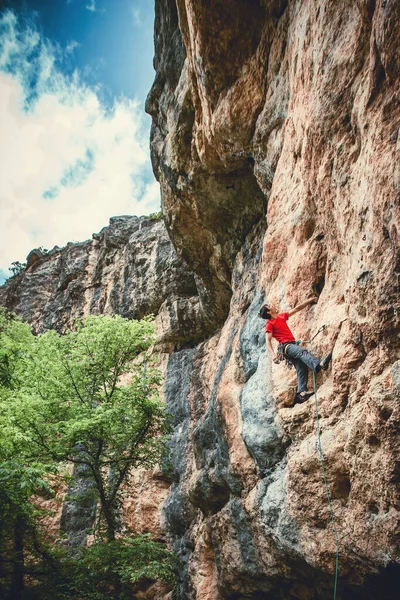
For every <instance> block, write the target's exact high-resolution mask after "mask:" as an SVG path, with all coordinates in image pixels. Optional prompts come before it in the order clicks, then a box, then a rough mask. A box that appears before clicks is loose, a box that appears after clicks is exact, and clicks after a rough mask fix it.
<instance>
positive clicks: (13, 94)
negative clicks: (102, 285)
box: [0, 17, 160, 270]
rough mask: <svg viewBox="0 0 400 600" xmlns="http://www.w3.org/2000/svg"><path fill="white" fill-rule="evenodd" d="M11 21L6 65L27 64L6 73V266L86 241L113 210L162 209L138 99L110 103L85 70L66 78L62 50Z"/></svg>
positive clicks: (2, 265) (0, 235)
mask: <svg viewBox="0 0 400 600" xmlns="http://www.w3.org/2000/svg"><path fill="white" fill-rule="evenodd" d="M8 18H9V19H10V17H8ZM9 23H11V26H10V28H9V29H10V31H9V35H8V36H7V39H6V40H5V41H6V43H5V44H0V65H3V69H4V68H6V67H7V65H9V64H10V62H12V63H14V64H15V63H16V64H18V65H19V66H18V69H17V71H16V72H15V73H9V72H4V71H3V72H1V71H0V130H1V132H2V133H1V136H0V269H4V270H7V268H8V266H10V264H11V262H13V261H15V260H19V261H21V262H22V261H24V260H25V257H26V255H27V254H28V252H29V251H30V250H31V249H32V248H34V247H37V246H44V247H46V248H48V249H50V248H52V247H53V246H54V245H59V246H61V245H64V244H66V243H67V242H68V241H76V240H84V239H87V238H89V237H90V236H91V234H92V233H93V232H95V231H99V230H100V229H101V228H102V227H103V226H105V225H107V223H108V220H109V217H110V216H113V215H118V214H138V215H140V214H148V213H150V212H156V211H158V210H159V205H160V198H159V186H158V184H157V183H156V182H154V181H152V180H151V179H152V178H151V175H150V162H149V156H148V132H147V131H145V130H144V128H143V124H142V114H141V111H140V109H139V106H138V104H137V103H136V102H134V101H132V100H128V99H126V98H125V99H121V100H119V101H118V102H115V104H114V106H113V108H112V109H106V108H105V107H104V106H103V105H102V103H101V100H100V98H99V95H98V92H97V91H96V90H93V89H90V88H88V87H85V86H84V85H83V84H82V83H81V82H80V80H79V76H78V75H77V74H75V75H74V77H73V78H72V79H67V78H66V77H65V76H64V75H63V74H62V73H61V72H60V71H59V70H58V69H57V66H56V64H57V56H56V53H55V52H54V51H53V49H52V48H51V47H49V46H48V45H46V44H43V41H42V40H40V39H39V38H38V36H37V35H36V32H32V31H31V32H29V34H27V39H25V38H24V37H21V35H17V34H16V31H15V28H16V26H17V24H16V22H15V21H13V20H12V19H11V20H10V21H9ZM0 31H1V30H0ZM28 47H30V48H33V49H34V50H35V52H36V55H37V58H36V65H35V69H36V71H35V72H36V85H35V88H34V90H33V97H34V101H29V97H30V92H29V89H28V87H27V83H26V82H27V81H28V80H29V78H30V69H31V68H32V66H31V65H30V64H29V62H28V59H27V50H26V49H27V48H28ZM6 53H8V55H7V54H6ZM13 55H14V59H12V60H11V59H10V57H12V56H13ZM19 55H20V56H19ZM7 56H8V58H7ZM24 107H25V108H24Z"/></svg>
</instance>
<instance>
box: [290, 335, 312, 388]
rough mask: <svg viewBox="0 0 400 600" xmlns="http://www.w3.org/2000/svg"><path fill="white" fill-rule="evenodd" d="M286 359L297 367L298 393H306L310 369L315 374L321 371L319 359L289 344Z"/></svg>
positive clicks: (299, 347)
mask: <svg viewBox="0 0 400 600" xmlns="http://www.w3.org/2000/svg"><path fill="white" fill-rule="evenodd" d="M285 358H287V359H288V360H289V361H290V362H291V363H292V364H293V365H294V366H295V369H296V373H297V393H300V392H304V391H306V389H307V381H308V369H311V371H314V372H315V373H318V371H319V370H320V366H319V360H318V358H316V357H315V356H314V355H313V354H311V353H310V352H307V350H306V349H305V348H302V346H297V345H296V344H287V345H286V346H285Z"/></svg>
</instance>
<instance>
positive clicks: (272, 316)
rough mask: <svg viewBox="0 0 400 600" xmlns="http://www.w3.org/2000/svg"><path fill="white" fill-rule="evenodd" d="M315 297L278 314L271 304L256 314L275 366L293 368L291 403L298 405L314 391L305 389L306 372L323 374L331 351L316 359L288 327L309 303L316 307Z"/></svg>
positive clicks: (330, 358) (327, 365) (265, 305)
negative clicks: (282, 364) (262, 322)
mask: <svg viewBox="0 0 400 600" xmlns="http://www.w3.org/2000/svg"><path fill="white" fill-rule="evenodd" d="M317 301H318V297H313V298H309V299H308V300H306V301H305V302H302V303H301V304H299V305H298V306H296V307H295V308H293V309H292V310H290V311H288V312H281V313H278V309H277V307H276V306H275V305H274V304H273V303H269V304H264V305H263V306H262V307H261V308H260V311H259V313H258V316H259V317H260V318H261V319H266V321H267V323H266V325H265V332H266V341H267V348H268V350H269V352H270V353H271V354H272V356H273V357H274V358H273V361H274V363H275V364H279V363H280V362H281V361H282V360H286V361H287V362H288V363H291V364H293V365H294V366H295V369H296V373H297V393H296V396H295V401H294V403H295V404H296V403H297V404H301V403H302V402H305V401H306V400H307V399H308V398H310V397H311V396H312V395H313V393H314V392H309V391H308V390H307V382H308V369H311V370H312V371H313V372H314V373H318V372H319V371H320V370H321V369H322V370H324V371H326V370H327V369H328V367H329V363H330V362H331V360H332V352H330V353H329V354H328V355H327V356H326V357H325V358H324V359H323V360H321V361H320V360H318V358H316V357H315V356H314V355H313V354H311V353H310V352H307V350H306V349H305V348H303V347H301V346H299V345H298V344H296V340H295V338H294V335H293V333H292V332H291V331H290V329H289V326H288V324H287V320H288V319H289V317H291V316H292V315H294V314H295V313H297V312H299V311H300V310H303V308H306V307H307V306H310V304H316V302H317ZM272 338H274V339H276V340H277V342H278V344H279V345H278V350H277V352H275V350H274V348H273V346H272Z"/></svg>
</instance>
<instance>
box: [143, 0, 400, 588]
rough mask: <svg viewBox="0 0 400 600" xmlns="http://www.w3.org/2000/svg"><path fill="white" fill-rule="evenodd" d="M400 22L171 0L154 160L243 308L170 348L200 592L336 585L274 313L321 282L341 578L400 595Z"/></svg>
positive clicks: (322, 505) (255, 0)
mask: <svg viewBox="0 0 400 600" xmlns="http://www.w3.org/2000/svg"><path fill="white" fill-rule="evenodd" d="M399 33H400V4H399V3H398V2H397V1H396V0H385V1H384V2H375V1H373V0H371V1H369V0H358V1H353V0H351V1H350V0H348V1H346V0H339V1H337V0H314V1H313V0H310V1H307V2H303V1H300V0H297V1H296V0H294V1H289V2H287V1H285V0H281V1H278V0H276V1H270V0H263V1H259V0H250V1H249V0H248V1H246V2H245V1H244V0H215V1H213V2H209V1H207V2H205V1H200V0H176V2H175V1H174V0H158V1H156V26H155V49H156V56H155V68H156V72H157V74H156V79H155V82H154V85H153V88H152V90H151V92H150V94H149V97H148V102H147V110H148V111H149V112H150V114H151V115H152V116H153V127H152V136H151V149H152V158H153V165H154V171H155V174H156V176H157V178H158V179H159V181H160V184H161V188H162V206H163V212H164V215H165V218H166V223H167V227H168V230H169V232H170V235H171V237H172V240H173V242H174V245H175V247H176V249H177V251H178V254H179V255H180V256H181V257H182V258H183V259H184V260H185V261H187V263H188V265H189V267H190V268H191V269H192V270H193V271H194V272H195V273H196V275H197V276H198V278H199V279H200V280H201V281H202V283H203V284H204V288H205V290H206V291H207V293H208V298H207V299H208V301H209V302H208V304H207V302H206V301H203V305H204V306H205V307H206V309H207V310H208V311H209V314H210V318H211V317H212V319H213V322H214V326H215V329H216V330H217V328H218V327H221V329H220V330H219V331H218V332H217V333H216V334H215V335H214V336H213V337H211V338H210V339H209V340H208V341H206V342H205V343H203V344H201V345H200V346H198V347H197V348H195V349H191V350H183V351H181V352H180V353H177V354H176V353H175V354H172V355H171V357H170V360H169V367H168V369H169V370H168V378H167V400H168V402H169V403H170V404H171V406H172V407H173V408H174V410H175V412H176V415H177V417H176V419H177V433H176V439H175V447H176V457H177V458H176V482H175V483H174V484H173V486H172V489H171V494H170V496H169V498H168V500H167V502H166V504H165V506H164V511H165V515H166V517H167V522H168V524H169V528H170V531H171V533H172V535H173V536H174V539H175V546H176V548H177V549H178V550H179V552H180V553H181V556H182V557H183V558H184V559H185V562H186V573H185V577H184V581H183V583H182V590H181V595H182V598H190V599H192V598H193V599H194V598H196V600H206V599H207V600H222V599H224V600H225V599H233V598H235V599H239V598H240V599H241V598H243V599H244V598H246V599H250V598H251V599H256V598H274V599H275V598H285V599H289V598H307V599H311V598H315V599H317V598H318V599H321V598H330V597H333V576H332V574H333V570H334V559H335V556H334V551H335V544H334V536H333V531H332V527H331V523H330V518H329V512H328V506H327V501H326V497H325V493H324V487H323V481H322V476H321V466H320V464H319V461H318V453H317V449H316V442H317V438H316V426H315V412H314V405H313V400H312V399H311V400H309V401H308V402H307V403H306V404H303V405H297V406H295V407H293V408H291V407H290V401H291V398H292V396H293V391H294V387H293V384H294V381H293V375H291V373H290V372H286V371H285V370H284V369H283V368H281V367H280V366H275V365H272V364H271V361H270V358H269V357H268V356H267V355H266V351H265V342H264V335H263V324H262V323H261V322H260V320H259V319H257V317H256V315H257V311H258V308H259V307H260V305H261V303H262V301H263V299H264V298H265V297H267V298H269V299H270V300H273V301H275V302H277V303H278V304H279V305H280V306H281V308H282V309H286V308H288V307H293V306H294V305H295V304H296V303H298V302H299V301H301V300H303V299H305V298H307V297H309V296H311V295H313V294H317V295H318V296H319V301H318V304H317V305H316V307H313V308H309V309H308V310H307V311H305V312H302V313H299V314H298V315H296V317H295V318H293V325H292V326H293V329H294V331H295V332H296V335H297V336H298V337H300V338H303V339H309V338H310V335H311V334H313V333H315V332H316V331H317V330H318V329H319V328H320V326H321V325H322V324H325V325H326V328H325V330H324V333H323V334H321V335H320V336H319V337H317V338H316V340H315V352H316V354H318V355H321V354H323V353H325V352H327V351H328V350H333V366H332V369H331V370H330V371H329V372H328V374H326V375H325V374H324V375H323V376H321V379H319V378H318V388H319V403H320V413H321V428H322V448H323V454H324V457H325V463H326V470H327V478H328V482H329V485H330V488H331V493H332V497H333V509H334V513H335V517H336V524H337V528H338V534H339V538H340V561H339V571H340V576H339V582H340V583H339V589H338V597H340V598H352V599H354V598H371V599H372V598H378V597H380V595H381V594H383V593H385V594H386V595H387V596H388V597H392V598H394V595H395V594H397V591H396V590H395V589H394V582H395V580H396V578H398V577H399V574H400V572H399V512H398V511H399V493H398V481H399V445H398V437H397V435H398V428H399V420H400V412H399V403H398V400H399V393H400V388H399V384H400V378H399V373H400V362H399V346H398V334H399V295H398V278H399V256H400V255H399V190H400V179H399V173H400V172H399V168H398V165H399V145H400V140H399V135H398V133H399V126H400V107H399V102H400V95H399V83H400V79H399V74H400V46H399V45H398V39H399ZM207 299H206V300H207ZM319 377H320V376H319ZM310 384H311V382H310Z"/></svg>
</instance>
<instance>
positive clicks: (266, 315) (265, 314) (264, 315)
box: [258, 304, 271, 321]
mask: <svg viewBox="0 0 400 600" xmlns="http://www.w3.org/2000/svg"><path fill="white" fill-rule="evenodd" d="M269 311H270V309H269V307H268V304H263V305H262V307H261V308H260V310H259V313H258V316H259V317H260V319H267V321H268V320H269V319H271V315H270V312H269Z"/></svg>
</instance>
